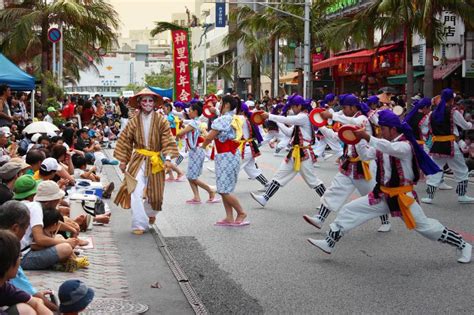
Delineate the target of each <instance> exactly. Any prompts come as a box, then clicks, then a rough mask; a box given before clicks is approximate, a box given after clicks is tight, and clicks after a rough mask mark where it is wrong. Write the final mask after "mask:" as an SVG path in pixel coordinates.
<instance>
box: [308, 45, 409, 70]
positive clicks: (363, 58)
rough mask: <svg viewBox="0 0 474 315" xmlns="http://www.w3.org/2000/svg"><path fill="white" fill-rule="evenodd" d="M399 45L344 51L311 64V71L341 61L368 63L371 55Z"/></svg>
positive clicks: (335, 64)
mask: <svg viewBox="0 0 474 315" xmlns="http://www.w3.org/2000/svg"><path fill="white" fill-rule="evenodd" d="M399 47H400V43H397V44H390V45H386V46H382V47H380V48H379V49H378V51H377V49H365V50H360V51H357V52H353V53H346V54H344V55H336V56H334V57H331V58H329V59H326V60H323V61H320V62H318V63H314V64H313V71H318V70H321V69H325V68H331V67H334V66H337V65H340V64H343V63H369V62H371V61H372V57H373V56H374V55H375V53H377V54H379V55H380V54H383V53H386V52H389V51H392V50H395V49H397V48H399Z"/></svg>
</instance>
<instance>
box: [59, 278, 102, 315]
mask: <svg viewBox="0 0 474 315" xmlns="http://www.w3.org/2000/svg"><path fill="white" fill-rule="evenodd" d="M58 296H59V311H60V312H61V313H62V314H68V315H75V314H79V313H80V312H82V311H84V310H85V309H86V308H87V306H88V305H89V304H90V303H91V302H92V300H93V299H94V290H92V289H91V288H89V287H87V285H86V284H85V283H84V282H82V281H81V280H74V279H71V280H67V281H64V283H63V284H61V286H60V287H59V291H58Z"/></svg>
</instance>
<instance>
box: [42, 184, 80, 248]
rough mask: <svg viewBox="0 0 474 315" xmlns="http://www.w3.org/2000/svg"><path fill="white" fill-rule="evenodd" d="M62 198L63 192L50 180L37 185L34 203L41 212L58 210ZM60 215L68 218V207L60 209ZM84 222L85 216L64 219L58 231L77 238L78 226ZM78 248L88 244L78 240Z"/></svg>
mask: <svg viewBox="0 0 474 315" xmlns="http://www.w3.org/2000/svg"><path fill="white" fill-rule="evenodd" d="M63 197H64V191H63V190H61V189H60V188H59V186H58V184H56V183H55V182H53V181H51V180H46V181H42V182H41V183H40V184H39V185H38V189H37V192H36V195H35V198H34V201H36V202H39V203H40V204H41V207H42V208H43V210H45V209H58V206H59V204H60V203H61V201H62V198H63ZM60 211H61V214H62V215H63V216H69V213H70V209H69V207H62V208H61V210H60ZM85 220H86V216H85V215H81V216H79V217H77V218H74V220H71V219H69V218H68V217H65V218H64V219H63V220H62V221H63V222H64V224H62V225H61V228H60V231H62V232H69V233H70V234H71V236H72V237H77V236H78V235H79V231H80V225H81V224H83V223H84V221H85ZM43 229H44V226H43ZM78 243H79V246H85V245H87V244H88V242H87V241H82V240H79V242H78Z"/></svg>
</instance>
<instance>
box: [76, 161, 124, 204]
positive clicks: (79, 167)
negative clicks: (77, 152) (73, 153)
mask: <svg viewBox="0 0 474 315" xmlns="http://www.w3.org/2000/svg"><path fill="white" fill-rule="evenodd" d="M73 161H74V167H75V169H74V177H75V178H76V179H77V180H80V179H88V180H90V181H93V182H100V176H98V175H97V174H95V171H96V170H97V168H96V167H95V166H92V167H91V168H90V169H89V170H87V163H86V159H85V158H84V157H82V156H77V157H75V158H74V159H73ZM114 188H115V185H114V183H113V182H110V183H109V184H108V185H106V186H104V192H103V193H102V197H103V198H104V199H109V198H110V196H111V195H112V192H113V190H114Z"/></svg>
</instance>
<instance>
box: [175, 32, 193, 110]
mask: <svg viewBox="0 0 474 315" xmlns="http://www.w3.org/2000/svg"><path fill="white" fill-rule="evenodd" d="M171 36H172V38H173V65H174V87H175V93H176V94H175V97H176V100H178V101H181V102H189V101H190V100H191V71H190V58H189V45H188V32H187V31H186V30H176V31H172V32H171Z"/></svg>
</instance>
